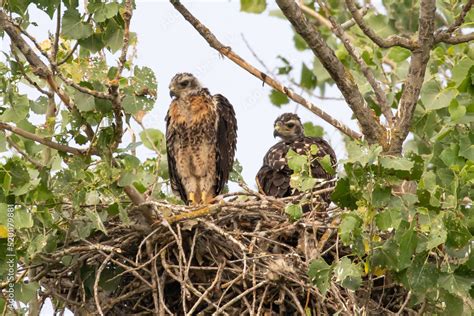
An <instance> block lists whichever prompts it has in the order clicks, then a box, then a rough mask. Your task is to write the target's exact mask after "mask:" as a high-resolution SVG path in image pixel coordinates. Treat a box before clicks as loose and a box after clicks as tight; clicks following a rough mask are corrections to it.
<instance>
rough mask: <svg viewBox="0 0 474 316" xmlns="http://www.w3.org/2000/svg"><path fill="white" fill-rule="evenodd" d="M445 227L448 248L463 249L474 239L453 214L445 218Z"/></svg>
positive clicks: (448, 214)
mask: <svg viewBox="0 0 474 316" xmlns="http://www.w3.org/2000/svg"><path fill="white" fill-rule="evenodd" d="M444 225H445V226H446V230H447V233H448V234H447V237H446V246H448V247H453V248H461V247H464V246H466V245H467V244H468V243H469V241H470V240H471V239H472V235H471V233H470V232H469V229H468V228H467V227H466V226H465V223H463V222H462V221H461V220H460V219H459V218H457V217H456V216H455V215H454V214H453V213H447V214H446V216H445V217H444Z"/></svg>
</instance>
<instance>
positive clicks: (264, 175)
mask: <svg viewBox="0 0 474 316" xmlns="http://www.w3.org/2000/svg"><path fill="white" fill-rule="evenodd" d="M273 136H274V137H277V136H279V137H280V138H281V139H282V140H281V141H280V142H278V143H276V144H275V145H273V146H272V147H271V148H270V149H269V150H268V152H267V153H266V154H265V157H264V158H263V166H262V167H261V168H260V170H259V171H258V173H257V179H256V180H257V185H258V187H259V190H260V191H261V192H262V193H264V194H265V195H270V196H274V197H279V198H281V197H286V196H291V195H295V194H297V193H298V192H295V191H294V190H293V189H292V188H291V187H290V178H291V175H292V174H293V170H291V169H290V167H288V162H287V159H286V154H287V153H288V150H290V149H292V150H293V151H295V152H296V153H298V154H300V155H308V154H310V149H311V145H316V146H317V148H318V151H317V153H316V154H315V155H312V158H314V159H312V163H311V174H312V176H313V178H318V179H323V180H330V179H333V178H334V176H333V175H331V174H329V173H328V172H326V171H325V170H324V169H323V167H322V166H321V165H320V164H319V162H318V158H322V157H324V156H325V155H329V157H330V161H331V165H332V166H333V167H335V165H336V163H337V160H336V154H335V153H334V150H333V149H332V148H331V146H330V145H329V144H328V143H327V142H326V141H325V140H324V139H322V138H320V137H307V136H305V135H304V128H303V125H302V124H301V120H300V118H299V117H298V115H296V114H292V113H285V114H283V115H281V116H279V117H278V118H277V119H276V120H275V125H274V132H273ZM329 186H331V184H330V183H328V184H325V185H323V188H326V187H329ZM321 197H322V199H323V200H324V201H325V202H326V203H329V202H330V194H329V193H324V194H322V195H321Z"/></svg>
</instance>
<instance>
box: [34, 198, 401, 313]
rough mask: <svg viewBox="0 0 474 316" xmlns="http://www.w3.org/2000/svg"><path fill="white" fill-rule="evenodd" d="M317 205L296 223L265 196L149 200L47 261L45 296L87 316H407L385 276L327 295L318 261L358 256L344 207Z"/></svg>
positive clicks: (335, 286) (333, 286) (332, 284)
mask: <svg viewBox="0 0 474 316" xmlns="http://www.w3.org/2000/svg"><path fill="white" fill-rule="evenodd" d="M318 201H319V200H318V199H317V197H316V199H312V203H311V204H312V205H310V207H309V208H311V211H310V212H306V213H304V215H303V217H302V218H300V219H299V220H297V221H295V222H294V221H291V220H289V218H288V215H287V214H285V212H284V209H285V205H286V204H287V203H291V202H292V201H291V200H290V199H288V198H287V199H273V198H269V197H264V196H261V195H259V194H257V193H254V194H250V193H239V194H229V195H228V196H226V201H224V200H222V201H220V202H219V203H217V204H215V205H213V206H211V207H209V208H206V209H200V210H195V209H194V210H193V209H192V208H190V207H184V206H176V205H171V204H168V203H163V202H147V203H145V204H144V205H141V206H140V207H136V208H135V209H133V210H131V212H130V214H131V215H130V216H131V217H134V223H133V224H132V225H128V226H125V225H123V224H122V223H121V221H119V220H116V221H114V220H110V221H108V222H107V223H106V230H107V234H104V233H102V232H98V233H95V234H94V235H93V236H90V237H89V238H88V239H87V240H84V241H81V242H76V243H74V244H68V245H65V246H63V247H60V248H59V249H58V250H56V251H55V252H54V253H52V254H48V256H47V257H46V256H44V259H45V260H46V259H47V262H48V264H47V265H44V266H43V267H42V269H39V274H40V275H41V280H40V282H41V285H42V288H43V289H42V291H43V293H42V294H43V296H44V297H50V298H52V299H53V301H54V302H56V303H57V304H56V305H57V306H58V305H59V306H61V304H63V305H62V306H63V307H67V308H69V309H71V310H72V311H74V313H75V314H78V315H88V314H93V315H150V314H155V315H168V314H171V315H196V314H200V315H211V314H215V315H238V314H241V315H245V314H250V315H293V314H295V315H298V314H305V313H306V312H307V311H311V313H312V314H311V315H328V314H334V313H339V314H343V315H354V314H358V313H360V312H362V311H364V310H366V311H368V312H369V314H370V313H373V314H380V313H385V314H389V313H390V312H399V311H400V310H403V307H402V308H401V306H403V305H404V304H403V303H404V302H405V300H406V298H407V293H406V291H405V290H403V289H402V288H401V287H398V286H397V285H395V284H389V282H388V281H387V279H386V278H384V277H379V278H375V280H374V279H372V280H371V281H370V282H369V281H368V280H367V278H366V280H365V281H364V285H363V286H362V287H361V289H359V290H358V291H356V292H354V291H350V290H347V289H345V288H343V287H341V286H340V285H339V284H338V283H337V282H336V281H335V280H332V281H331V282H330V285H329V290H328V291H327V293H325V295H322V294H321V292H320V291H319V290H318V288H317V287H316V286H315V285H314V284H313V283H312V282H311V280H310V279H309V276H308V268H309V264H310V262H311V261H312V260H313V259H317V258H324V260H325V261H326V262H327V263H328V264H331V263H332V262H333V261H334V260H336V259H337V258H341V257H343V256H345V255H347V254H349V253H351V251H350V249H347V248H345V247H343V246H342V244H340V243H339V241H338V238H337V226H338V223H339V220H340V215H341V210H340V209H337V208H332V209H331V208H327V205H326V204H324V203H323V202H318ZM143 208H147V209H148V210H152V211H153V212H154V213H155V214H156V216H157V221H156V222H155V224H154V225H153V226H151V227H150V226H149V225H144V224H143V220H142V219H140V215H137V214H140V213H141V212H142V211H143ZM134 214H135V215H134ZM176 214H178V215H176ZM196 214H198V215H196ZM206 214H207V215H206ZM58 302H61V303H58ZM405 305H406V304H405Z"/></svg>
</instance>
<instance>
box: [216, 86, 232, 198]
mask: <svg viewBox="0 0 474 316" xmlns="http://www.w3.org/2000/svg"><path fill="white" fill-rule="evenodd" d="M213 99H214V102H215V103H216V109H217V137H216V140H217V141H216V149H217V159H216V172H217V179H216V186H215V188H216V191H215V193H216V195H219V194H220V193H221V192H222V189H223V188H224V186H225V184H226V183H227V180H228V179H229V173H230V171H231V170H232V165H233V164H234V155H235V149H236V146H237V120H236V118H235V112H234V108H233V107H232V104H230V102H229V100H227V99H226V98H225V97H224V96H222V95H220V94H216V95H214V97H213Z"/></svg>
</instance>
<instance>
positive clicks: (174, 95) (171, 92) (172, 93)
mask: <svg viewBox="0 0 474 316" xmlns="http://www.w3.org/2000/svg"><path fill="white" fill-rule="evenodd" d="M170 97H171V98H176V97H177V95H176V93H174V91H173V90H170Z"/></svg>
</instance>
